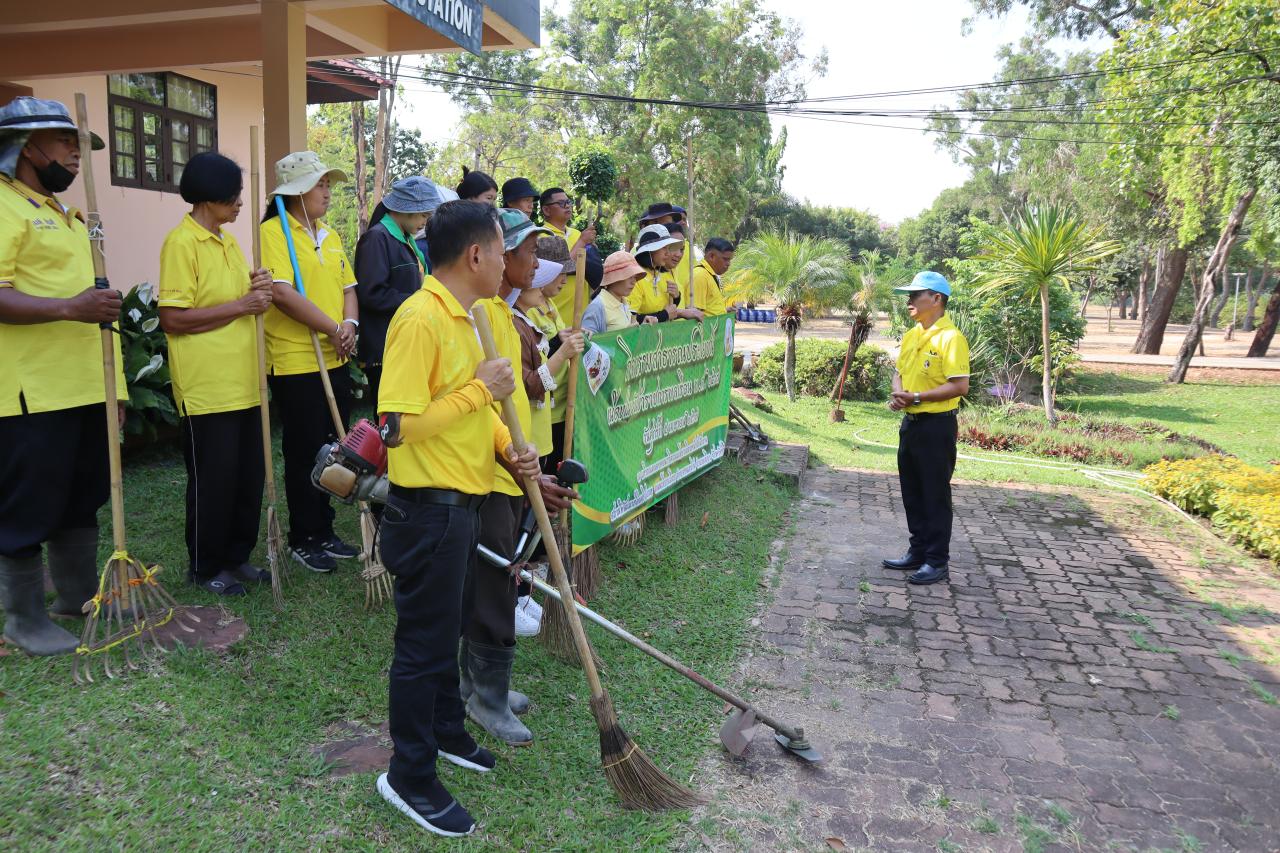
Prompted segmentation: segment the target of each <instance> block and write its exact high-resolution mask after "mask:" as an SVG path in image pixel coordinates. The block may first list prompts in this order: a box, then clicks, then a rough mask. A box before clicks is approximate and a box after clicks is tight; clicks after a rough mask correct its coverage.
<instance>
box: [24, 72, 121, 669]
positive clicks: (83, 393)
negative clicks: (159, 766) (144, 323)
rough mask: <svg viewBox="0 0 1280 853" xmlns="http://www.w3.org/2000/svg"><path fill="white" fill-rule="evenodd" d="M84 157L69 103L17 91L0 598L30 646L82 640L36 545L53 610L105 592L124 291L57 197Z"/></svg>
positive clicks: (53, 650) (67, 645) (53, 647)
mask: <svg viewBox="0 0 1280 853" xmlns="http://www.w3.org/2000/svg"><path fill="white" fill-rule="evenodd" d="M91 141H92V146H93V148H94V150H100V149H101V148H102V147H103V145H102V140H101V139H100V138H98V136H97V135H96V134H93V135H91ZM80 156H81V152H80V137H79V135H78V134H77V131H76V125H75V123H74V122H73V121H72V120H71V116H70V113H69V112H68V111H67V108H66V106H64V105H63V104H61V103H59V102H57V101H47V100H41V99H38V98H29V97H19V98H16V99H14V100H13V101H12V102H10V103H9V104H7V105H5V106H4V107H0V448H2V449H0V482H3V483H4V488H3V489H0V604H2V605H3V607H4V612H5V617H4V639H5V641H6V642H8V643H9V644H10V645H12V646H15V647H17V648H20V649H22V650H23V651H25V652H27V653H28V654H31V655H57V654H67V653H70V652H72V651H73V650H74V649H75V648H76V646H77V645H78V643H79V640H78V639H77V638H76V636H75V635H73V634H71V633H70V632H68V631H65V630H63V629H62V628H60V627H59V626H57V625H55V624H54V623H53V622H52V621H51V620H50V619H49V613H48V612H47V611H46V609H45V598H44V572H43V570H42V567H41V565H40V550H41V545H47V547H48V554H49V573H50V574H51V575H52V576H53V584H54V587H55V589H56V590H57V593H58V596H57V598H56V599H55V600H54V602H53V605H52V608H51V609H52V612H53V613H54V614H55V615H58V616H80V615H81V610H80V608H81V606H82V605H83V604H84V603H85V601H87V600H88V599H90V598H92V597H93V595H94V593H95V592H96V591H97V585H98V561H97V549H98V518H97V516H98V510H99V508H101V507H102V505H103V504H104V503H106V501H107V497H108V493H109V488H110V476H109V471H108V457H107V432H106V429H105V428H104V427H105V425H104V423H103V406H104V401H105V399H106V393H105V390H104V383H103V379H104V377H103V373H102V333H101V331H100V329H99V324H100V323H114V322H116V321H117V320H118V319H119V317H120V304H121V295H120V292H119V291H117V290H112V289H110V288H109V287H107V283H106V281H105V280H103V281H102V284H103V286H104V287H106V288H107V289H103V290H98V289H95V287H94V273H93V257H92V254H91V252H92V249H91V248H90V245H89V232H88V229H87V228H86V227H85V221H84V217H83V216H82V215H81V213H80V212H79V211H77V210H74V209H72V208H68V207H66V206H65V205H64V204H62V202H60V201H58V199H57V197H56V196H57V194H58V193H60V192H63V191H64V190H66V189H67V188H69V187H70V186H71V184H72V182H73V181H74V180H75V179H76V176H77V174H79V171H80ZM113 337H115V339H116V343H115V346H116V356H115V358H116V388H117V391H118V410H117V415H118V417H119V419H120V423H121V425H123V424H124V403H125V401H127V400H128V390H127V388H126V386H125V381H124V374H123V372H122V371H121V369H120V365H121V364H122V363H123V359H121V357H120V350H119V347H120V343H119V337H118V336H113Z"/></svg>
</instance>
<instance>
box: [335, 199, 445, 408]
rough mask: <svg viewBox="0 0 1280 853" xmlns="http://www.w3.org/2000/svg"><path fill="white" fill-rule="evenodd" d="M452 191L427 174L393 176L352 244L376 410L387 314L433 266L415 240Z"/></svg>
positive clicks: (362, 347)
mask: <svg viewBox="0 0 1280 853" xmlns="http://www.w3.org/2000/svg"><path fill="white" fill-rule="evenodd" d="M452 196H453V193H451V192H449V191H448V190H447V189H445V188H443V187H440V186H437V185H436V184H435V183H434V182H432V181H430V180H428V179H427V178H424V177H421V176H418V175H415V176H413V177H411V178H405V179H404V180H400V181H396V182H395V183H394V184H392V185H391V192H389V193H387V195H386V196H384V197H383V199H382V201H380V202H378V206H377V207H375V208H374V210H373V216H372V217H370V218H369V228H368V230H367V231H365V232H364V234H362V235H360V242H358V243H357V244H356V259H355V262H356V299H357V301H358V302H359V304H360V323H361V334H360V339H359V357H360V367H361V368H362V369H363V370H364V375H365V376H366V377H367V378H368V380H369V397H370V400H371V401H372V402H373V403H374V406H375V408H374V411H377V401H378V388H379V386H380V385H381V383H382V352H383V349H384V348H385V347H386V342H387V328H388V326H390V324H391V317H392V315H393V314H395V313H396V309H397V308H399V307H400V303H402V302H404V301H405V300H406V299H408V298H409V297H410V296H412V295H413V294H414V293H416V292H418V290H420V289H421V288H422V281H423V279H424V278H425V277H426V275H427V273H429V272H431V264H430V260H429V258H428V257H427V254H426V252H424V251H423V246H424V245H425V243H426V240H425V239H422V240H415V239H414V237H413V235H414V234H417V233H418V232H419V231H421V230H422V229H423V228H424V227H425V226H426V224H427V220H428V219H430V218H431V214H432V213H433V212H434V211H435V209H436V208H437V207H439V206H440V205H442V204H444V203H445V202H446V201H450V200H451V199H452Z"/></svg>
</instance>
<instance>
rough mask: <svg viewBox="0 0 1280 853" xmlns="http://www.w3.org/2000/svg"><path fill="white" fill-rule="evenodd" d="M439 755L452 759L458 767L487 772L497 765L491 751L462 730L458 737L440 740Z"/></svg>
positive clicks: (448, 759) (447, 759)
mask: <svg viewBox="0 0 1280 853" xmlns="http://www.w3.org/2000/svg"><path fill="white" fill-rule="evenodd" d="M438 751H439V752H440V757H441V758H443V759H445V760H446V761H452V762H453V763H454V764H456V765H458V766H459V767H465V768H467V769H468V770H475V771H478V772H480V773H488V772H489V771H490V770H492V769H493V768H494V767H496V766H497V765H498V760H497V759H496V758H494V757H493V753H492V752H490V751H489V750H487V749H485V748H484V747H483V746H480V745H479V744H477V743H476V742H475V740H474V739H473V738H472V737H471V735H470V734H468V733H466V732H463V733H462V734H461V735H460V736H459V737H457V738H454V739H452V740H450V741H447V742H443V741H442V742H441V743H440V744H439V747H438Z"/></svg>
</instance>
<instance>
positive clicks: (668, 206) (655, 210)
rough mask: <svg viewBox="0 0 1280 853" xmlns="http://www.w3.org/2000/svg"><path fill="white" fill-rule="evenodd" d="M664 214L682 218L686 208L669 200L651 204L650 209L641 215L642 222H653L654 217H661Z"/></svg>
mask: <svg viewBox="0 0 1280 853" xmlns="http://www.w3.org/2000/svg"><path fill="white" fill-rule="evenodd" d="M663 216H675V217H677V218H681V217H683V216H684V208H683V207H680V206H678V205H674V204H672V203H671V202H669V201H660V202H657V203H656V204H651V205H649V209H648V210H646V211H645V212H644V215H642V216H641V217H640V222H641V224H643V223H645V222H651V221H653V220H654V219H660V218H662V217H663Z"/></svg>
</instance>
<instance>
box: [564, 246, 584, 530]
mask: <svg viewBox="0 0 1280 853" xmlns="http://www.w3.org/2000/svg"><path fill="white" fill-rule="evenodd" d="M574 263H575V268H576V269H578V270H580V272H579V273H578V274H577V275H575V276H574V277H573V278H574V281H573V326H572V328H574V329H577V328H579V327H580V326H582V288H583V287H585V286H586V282H587V252H586V250H585V249H579V250H578V254H577V255H576V256H575V260H574ZM578 358H579V357H578V356H576V355H575V356H574V357H573V358H571V359H569V390H568V392H567V396H566V397H565V405H564V447H563V448H562V449H561V452H560V458H561V459H568V458H569V457H571V456H573V421H574V418H575V417H576V415H575V412H576V410H577V401H578ZM568 521H569V510H567V509H562V510H560V526H561V527H563V526H564V525H565V524H567V523H568ZM569 548H570V550H572V549H573V540H572V539H570V540H569Z"/></svg>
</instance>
